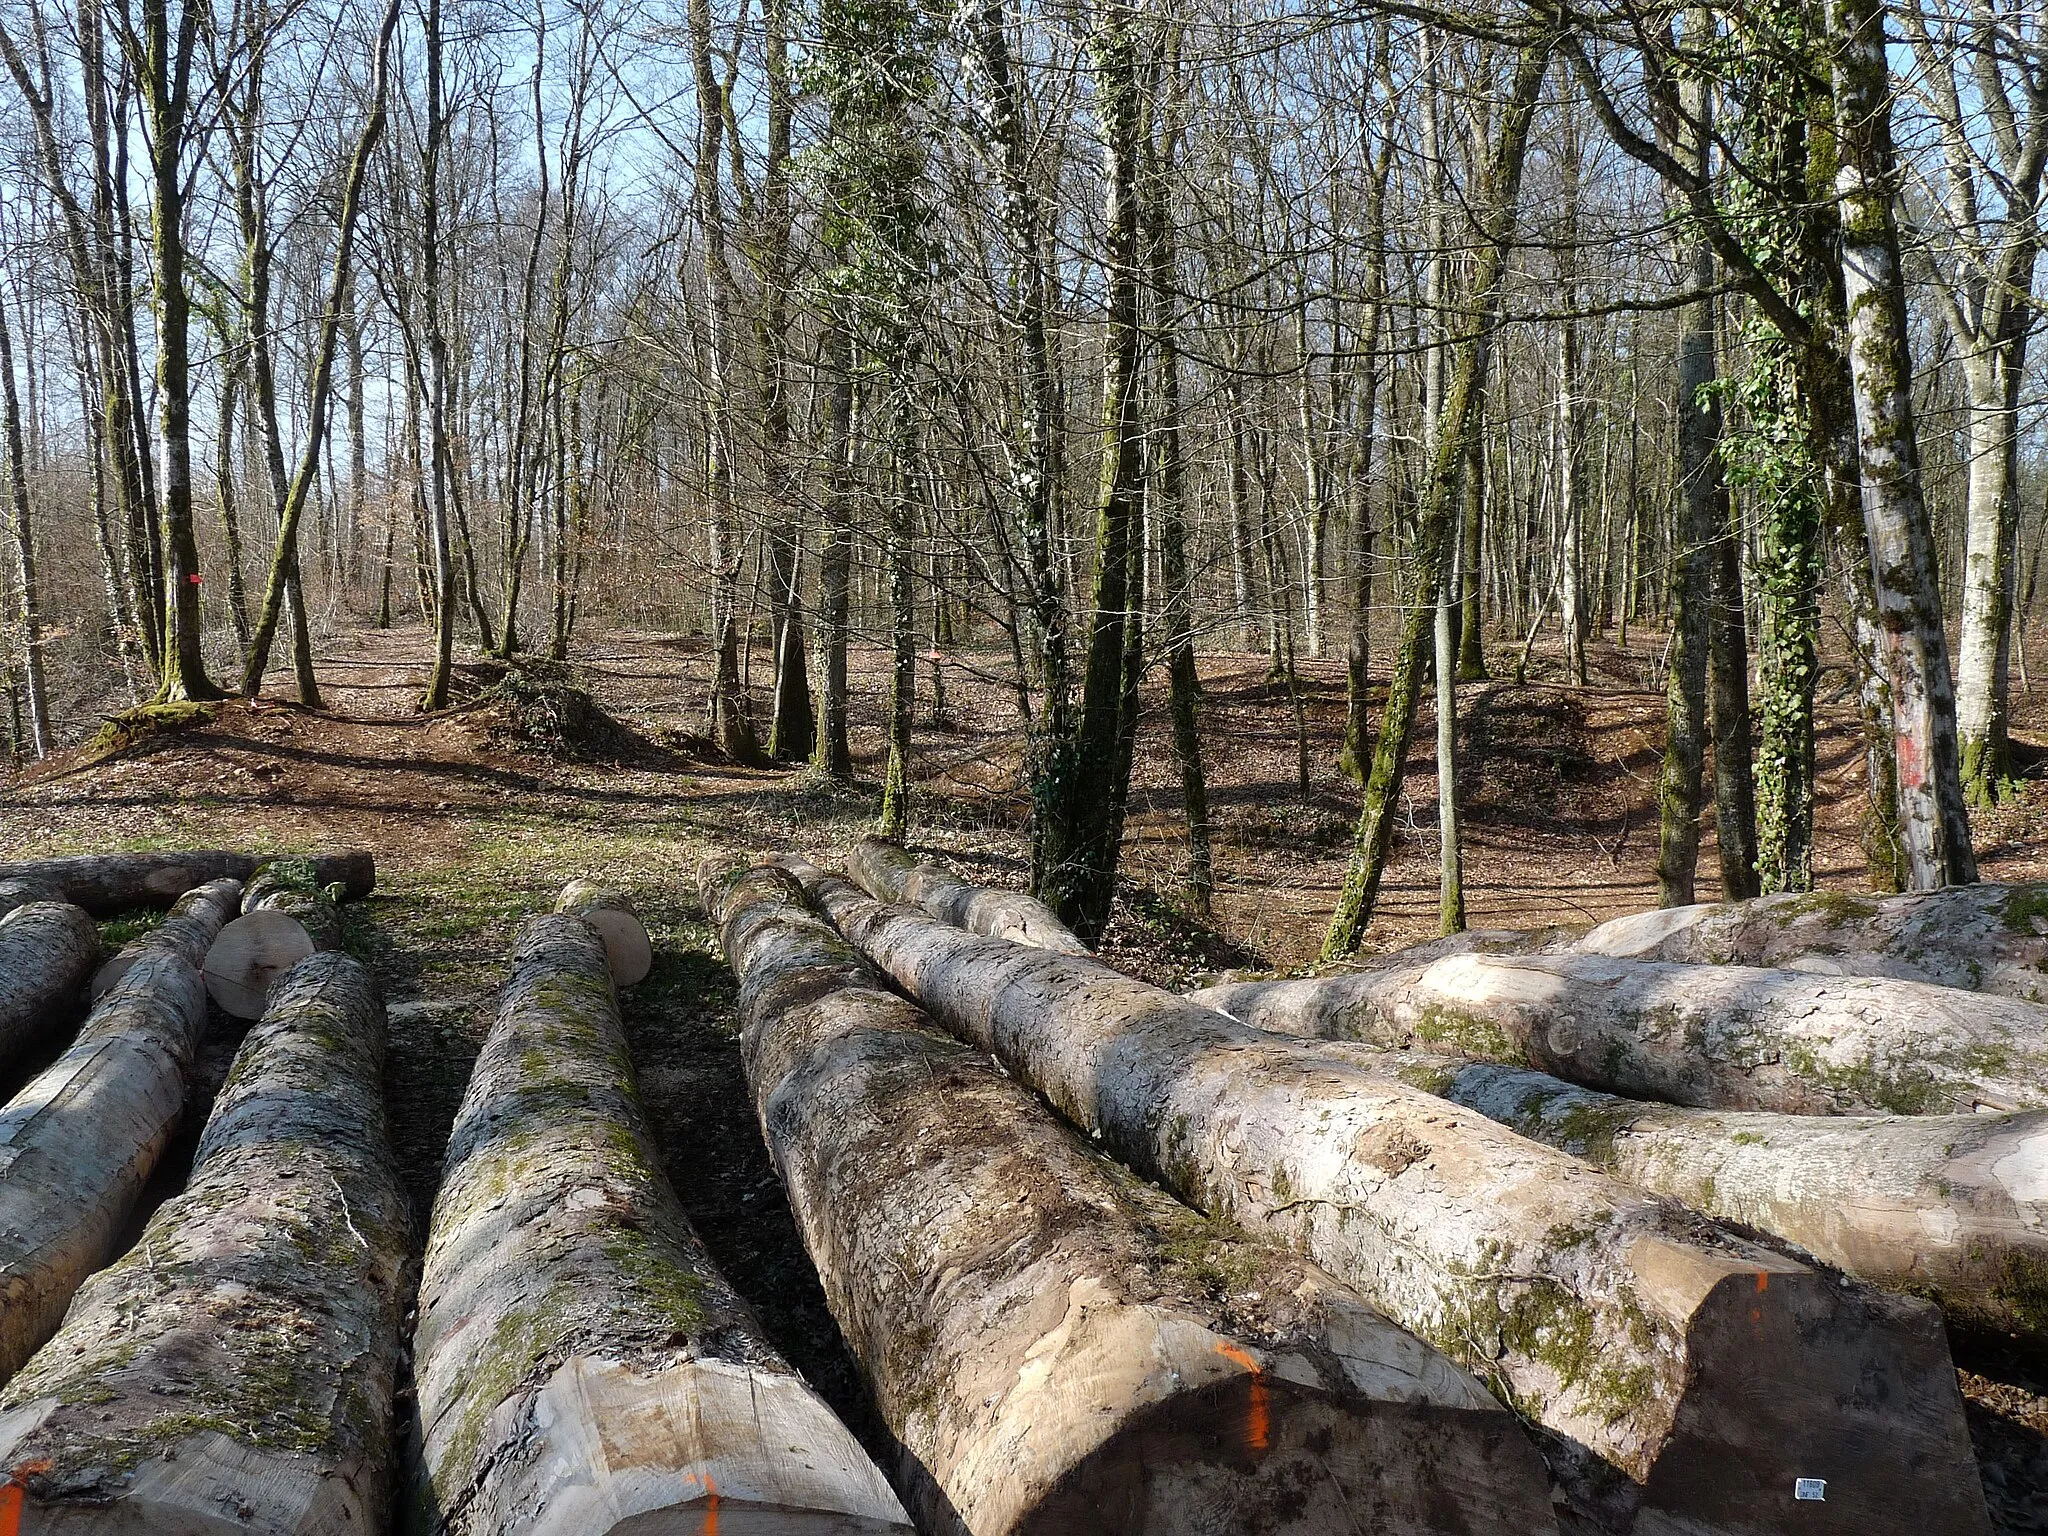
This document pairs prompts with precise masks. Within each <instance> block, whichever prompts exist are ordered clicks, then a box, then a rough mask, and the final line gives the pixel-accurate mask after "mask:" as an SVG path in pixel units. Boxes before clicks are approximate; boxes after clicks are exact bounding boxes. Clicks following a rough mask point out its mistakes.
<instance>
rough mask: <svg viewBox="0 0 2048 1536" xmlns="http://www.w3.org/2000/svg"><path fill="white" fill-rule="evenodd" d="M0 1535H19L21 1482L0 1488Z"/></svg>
mask: <svg viewBox="0 0 2048 1536" xmlns="http://www.w3.org/2000/svg"><path fill="white" fill-rule="evenodd" d="M0 1536H21V1484H19V1483H9V1484H8V1485H7V1486H6V1487H5V1488H0Z"/></svg>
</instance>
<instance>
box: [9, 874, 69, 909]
mask: <svg viewBox="0 0 2048 1536" xmlns="http://www.w3.org/2000/svg"><path fill="white" fill-rule="evenodd" d="M62 900H64V893H63V892H62V891H60V890H58V889H57V887H56V886H54V885H52V884H50V883H49V881H47V880H0V917H5V916H6V915H7V914H8V913H10V912H12V911H13V910H14V909H15V908H16V907H25V906H27V905H28V904H29V903H30V902H32V901H62Z"/></svg>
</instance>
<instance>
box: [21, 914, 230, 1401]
mask: <svg viewBox="0 0 2048 1536" xmlns="http://www.w3.org/2000/svg"><path fill="white" fill-rule="evenodd" d="M205 1024H206V990H205V988H204V987H203V986H202V985H201V984H200V980H199V973H198V972H197V971H196V970H194V969H193V968H192V967H191V966H190V965H188V964H187V963H186V962H185V961H184V960H183V959H181V958H180V957H179V956H177V955H175V954H173V953H171V952H170V951H168V950H159V951H157V952H155V953H153V954H149V955H145V956H144V957H143V958H142V959H141V960H139V961H137V962H136V964H135V965H134V967H133V968H131V969H130V970H129V972H128V974H127V975H126V976H124V977H122V978H121V980H120V982H119V983H118V984H116V985H115V987H114V989H113V990H112V991H110V992H109V993H107V995H106V996H105V997H103V998H101V999H100V1001H99V1003H98V1005H97V1006H96V1007H95V1008H94V1009H93V1011H92V1013H91V1015H90V1016H89V1017H88V1018H87V1019H86V1021H85V1027H84V1028H82V1029H81V1030H80V1031H79V1032H78V1039H77V1040H76V1041H74V1042H73V1043H72V1046H71V1049H70V1050H68V1051H66V1052H65V1053H64V1054H63V1055H62V1056H61V1057H59V1058H58V1059H57V1061H56V1063H55V1065H53V1066H51V1067H50V1069H49V1070H48V1071H46V1072H44V1073H43V1074H42V1075H41V1076H40V1077H38V1078H36V1080H35V1081H34V1082H32V1083H30V1084H29V1085H28V1086H27V1087H26V1088H24V1089H22V1091H21V1092H20V1093H18V1094H16V1095H15V1096H14V1099H13V1102H11V1103H10V1104H8V1106H7V1107H6V1109H4V1110H0V1380H5V1379H6V1378H7V1377H10V1376H12V1375H13V1374H14V1372H15V1371H17V1370H18V1369H20V1367H21V1363H22V1362H23V1361H24V1360H26V1359H27V1358H28V1357H29V1356H30V1355H31V1354H33V1353H34V1352H35V1350H36V1348H37V1347H38V1346H39V1345H41V1344H42V1342H43V1341H44V1340H45V1339H47V1338H48V1337H49V1336H50V1335H51V1333H53V1332H54V1331H55V1330H56V1327H57V1324H58V1322H59V1321H61V1320H62V1318H63V1316H64V1308H65V1306H66V1305H67V1304H68V1303H69V1302H70V1300H71V1293H72V1292H73V1291H74V1290H76V1289H77V1288H78V1284H79V1282H80V1281H82V1280H83V1279H84V1278H85V1277H86V1276H87V1275H89V1274H91V1273H92V1272H93V1271H94V1270H95V1269H98V1268H99V1267H100V1266H101V1265H103V1264H105V1263H106V1262H107V1261H108V1260H109V1259H111V1258H112V1257H113V1256H114V1254H115V1252H116V1251H117V1245H118V1243H119V1241H120V1238H121V1234H122V1230H123V1228H124V1227H125V1226H126V1225H127V1222H128V1218H129V1216H130V1214H131V1213H132V1212H133V1211H134V1209H135V1202H136V1199H137V1198H138V1197H139V1196H140V1194H141V1193H142V1187H143V1185H144V1184H146V1183H147V1182H148V1181H149V1176H150V1173H151V1172H152V1171H153V1170H154V1169H155V1167H156V1161H157V1158H158V1156H159V1155H160V1154H161V1153H162V1152H163V1149H164V1144H165V1143H166V1142H168V1141H169V1140H170V1138H171V1133H172V1132H173V1131H174V1130H175V1129H176V1128H177V1124H178V1119H179V1117H180V1116H181V1115H182V1114H183V1112H184V1108H185V1093H186V1072H187V1069H188V1067H189V1065H190V1063H191V1060H192V1056H193V1053H194V1051H195V1049H196V1048H197V1045H198V1040H199V1034H200V1031H201V1030H202V1029H203V1028H204V1027H205Z"/></svg>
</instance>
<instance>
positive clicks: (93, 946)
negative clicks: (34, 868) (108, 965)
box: [0, 901, 100, 1061]
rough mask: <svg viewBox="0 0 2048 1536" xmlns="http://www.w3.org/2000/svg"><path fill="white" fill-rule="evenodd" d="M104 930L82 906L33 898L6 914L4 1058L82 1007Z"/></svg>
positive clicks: (0, 943) (0, 985) (1, 1016)
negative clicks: (88, 979) (86, 985)
mask: <svg viewBox="0 0 2048 1536" xmlns="http://www.w3.org/2000/svg"><path fill="white" fill-rule="evenodd" d="M99 959H100V930H99V928H98V926H97V925H96V924H95V923H94V922H93V920H92V918H91V917H90V916H88V915H87V914H86V912H85V910H84V909H83V908H81V907H75V906H72V905H71V904H70V903H69V902H62V901H32V902H30V903H28V904H27V905H26V906H20V907H16V908H15V909H14V910H13V911H12V912H9V913H8V914H7V915H6V916H5V917H0V1061H5V1060H7V1059H9V1058H11V1057H13V1056H15V1055H16V1054H17V1053H19V1052H21V1051H22V1050H25V1049H26V1048H27V1047H29V1046H31V1045H33V1044H35V1043H36V1041H38V1040H40V1039H43V1038H45V1037H47V1036H49V1035H50V1034H52V1033H54V1032H55V1031H56V1030H58V1029H60V1028H62V1027H64V1026H65V1025H68V1024H71V1023H73V1022H75V1021H76V1020H77V1018H78V1016H79V1014H80V1012H82V1009H81V1008H80V1006H79V1005H80V1003H81V1002H82V1001H83V1000H84V997H85V983H86V978H87V977H89V976H91V975H92V969H93V967H94V966H95V965H97V964H99Z"/></svg>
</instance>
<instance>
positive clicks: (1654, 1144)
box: [1361, 1053, 2048, 1333]
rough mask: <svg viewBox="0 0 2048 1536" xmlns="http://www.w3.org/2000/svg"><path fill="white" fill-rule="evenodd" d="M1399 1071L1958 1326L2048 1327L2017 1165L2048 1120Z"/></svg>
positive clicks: (1464, 1065)
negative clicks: (1827, 1111)
mask: <svg viewBox="0 0 2048 1536" xmlns="http://www.w3.org/2000/svg"><path fill="white" fill-rule="evenodd" d="M1361 1054H1363V1053H1361ZM1389 1060H1390V1062H1398V1061H1400V1058H1399V1057H1398V1056H1397V1057H1390V1058H1389ZM1397 1070H1399V1071H1400V1072H1401V1073H1402V1074H1403V1077H1404V1079H1405V1080H1406V1081H1408V1082H1411V1083H1414V1084H1416V1085H1417V1086H1419V1087H1427V1088H1428V1089H1429V1090H1430V1091H1431V1092H1432V1093H1436V1094H1440V1095H1442V1096H1443V1097H1444V1098H1447V1099H1449V1100H1450V1101H1451V1102H1452V1103H1454V1104H1461V1105H1463V1106H1464V1107H1465V1108H1467V1109H1472V1110H1477V1111H1478V1112H1479V1113H1480V1114H1482V1115H1485V1116H1487V1117H1488V1118H1489V1119H1493V1120H1497V1121H1499V1122H1500V1123H1501V1124H1502V1125H1505V1126H1507V1127H1509V1128H1510V1129H1511V1130H1515V1131H1518V1132H1520V1133H1521V1134H1522V1135H1524V1136H1528V1137H1531V1138H1533V1139H1534V1140H1537V1141H1541V1142H1546V1143H1548V1144H1549V1145H1551V1146H1553V1147H1556V1148H1558V1150H1560V1151H1563V1152H1569V1153H1570V1154H1571V1155H1572V1156H1574V1157H1582V1158H1585V1159H1587V1160H1588V1161H1590V1162H1591V1163H1592V1164H1593V1165H1594V1166H1595V1167H1597V1168H1602V1169H1605V1170H1606V1171H1607V1172H1609V1173H1611V1174H1613V1175H1615V1177H1617V1178H1621V1179H1626V1180H1627V1181H1628V1182H1629V1183H1631V1184H1638V1185H1641V1186H1642V1187H1643V1188H1645V1189H1648V1190H1652V1191H1654V1192H1655V1193H1657V1194H1660V1195H1669V1196H1671V1198H1672V1199H1674V1200H1682V1201H1684V1202H1685V1203H1686V1204H1687V1205H1690V1206H1692V1207H1694V1208H1695V1209H1697V1210H1701V1211H1704V1212H1706V1213H1707V1214H1708V1215H1709V1216H1715V1217H1719V1218H1721V1219H1722V1220H1725V1221H1731V1222H1740V1223H1741V1224H1742V1225H1744V1226H1746V1227H1753V1228H1755V1229H1757V1230H1758V1231H1763V1232H1769V1233H1771V1234H1772V1235H1773V1236H1776V1237H1781V1238H1783V1239H1785V1241H1787V1242H1790V1243H1796V1244H1797V1245H1798V1246H1799V1247H1801V1248H1803V1249H1805V1250H1806V1252H1808V1253H1810V1254H1812V1255H1813V1256H1814V1257H1815V1258H1817V1259H1819V1260H1821V1261H1822V1262H1823V1263H1827V1264H1832V1265H1834V1266H1835V1267H1836V1268H1837V1269H1840V1270H1843V1271H1845V1272H1846V1273H1848V1274H1852V1275H1854V1276H1856V1277H1857V1278H1858V1279H1859V1280H1866V1281H1868V1282H1870V1283H1871V1284H1872V1285H1881V1286H1884V1287H1886V1288H1887V1289H1890V1290H1898V1291H1906V1292H1908V1293H1910V1294H1912V1295H1916V1296H1925V1297H1927V1298H1928V1299H1929V1300H1931V1301H1936V1302H1939V1303H1940V1305H1941V1308H1942V1310H1943V1312H1945V1313H1946V1314H1947V1315H1948V1316H1949V1317H1950V1318H1951V1319H1953V1320H1956V1321H1963V1322H1969V1323H1973V1324H1976V1325H1978V1326H1980V1327H1989V1328H1997V1329H2000V1330H2002V1331H2006V1332H2021V1333H2032V1332H2039V1331H2040V1330H2041V1329H2043V1328H2044V1327H2048V1280H2044V1277H2048V1203H2044V1200H2043V1198H2042V1196H2043V1191H2042V1189H2041V1187H2040V1185H2039V1182H2038V1181H2033V1182H2031V1183H2030V1182H2029V1181H2028V1180H2026V1179H2025V1178H2023V1177H2021V1176H2019V1175H2018V1174H2016V1173H2015V1171H2014V1170H2017V1169H2021V1168H2025V1167H2030V1166H2033V1165H2034V1164H2035V1163H2037V1162H2038V1160H2039V1159H2040V1157H2041V1155H2042V1150H2043V1148H2044V1146H2048V1114H2041V1113H2038V1112H2036V1113H2030V1114H2023V1115H1885V1116H1879V1117H1871V1116H1862V1117H1857V1118H1853V1119H1851V1118H1839V1119H1838V1118H1827V1117H1818V1116H1811V1115H1768V1114H1728V1113H1723V1112H1722V1111H1719V1110H1711V1109H1676V1108H1672V1107H1670V1106H1668V1105H1661V1104H1638V1103H1636V1102H1634V1101H1633V1100H1630V1099H1621V1098H1615V1097H1612V1096H1610V1095H1608V1094H1604V1093H1595V1092H1593V1091H1591V1090H1590V1089H1586V1088H1578V1087H1574V1086H1573V1085H1572V1084H1570V1083H1567V1082H1563V1081H1561V1080H1559V1079H1558V1078H1555V1077H1550V1076H1547V1075H1545V1074H1544V1073H1541V1072H1529V1071H1523V1070H1521V1069H1518V1068H1515V1067H1502V1066H1488V1065H1475V1064H1472V1063H1469V1062H1456V1061H1449V1060H1446V1059H1444V1058H1441V1057H1439V1058H1435V1059H1434V1061H1433V1062H1424V1061H1421V1060H1415V1061H1408V1062H1404V1063H1402V1064H1401V1065H1400V1066H1399V1067H1398V1068H1397ZM1425 1073H1433V1074H1435V1080H1434V1081H1432V1080H1430V1079H1429V1078H1428V1077H1426V1076H1424V1075H1423V1074H1425Z"/></svg>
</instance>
